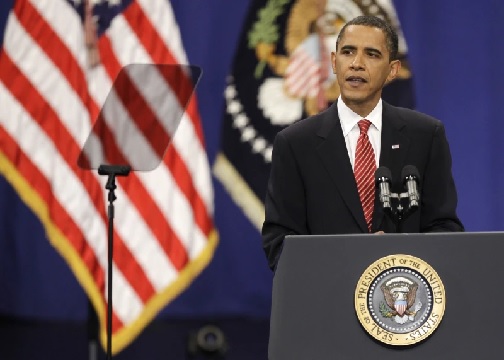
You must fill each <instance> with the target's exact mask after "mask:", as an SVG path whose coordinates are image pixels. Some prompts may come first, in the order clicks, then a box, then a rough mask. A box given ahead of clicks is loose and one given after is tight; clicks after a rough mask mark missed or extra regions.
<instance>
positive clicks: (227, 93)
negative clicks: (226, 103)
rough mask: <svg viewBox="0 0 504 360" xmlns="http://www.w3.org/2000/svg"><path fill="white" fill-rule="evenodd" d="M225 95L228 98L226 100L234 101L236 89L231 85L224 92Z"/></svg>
mask: <svg viewBox="0 0 504 360" xmlns="http://www.w3.org/2000/svg"><path fill="white" fill-rule="evenodd" d="M224 94H225V96H226V99H232V98H234V97H235V96H236V89H235V87H234V86H233V85H229V86H228V87H226V90H225V91H224Z"/></svg>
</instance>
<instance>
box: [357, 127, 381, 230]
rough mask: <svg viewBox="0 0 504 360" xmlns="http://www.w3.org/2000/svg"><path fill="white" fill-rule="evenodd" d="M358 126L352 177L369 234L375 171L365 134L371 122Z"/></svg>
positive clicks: (369, 145) (373, 156)
mask: <svg viewBox="0 0 504 360" xmlns="http://www.w3.org/2000/svg"><path fill="white" fill-rule="evenodd" d="M358 125H359V130H360V135H359V139H358V140H357V150H356V151H355V165H354V176H355V182H356V183H357V191H358V192H359V197H360V200H361V204H362V210H363V211H364V217H365V219H366V223H367V226H368V230H369V232H371V225H372V221H373V210H374V197H375V181H374V173H375V171H376V161H375V155H374V150H373V147H372V146H371V143H370V142H369V137H368V134H367V132H368V130H369V126H370V125H371V121H369V120H361V121H359V122H358Z"/></svg>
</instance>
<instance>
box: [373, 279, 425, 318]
mask: <svg viewBox="0 0 504 360" xmlns="http://www.w3.org/2000/svg"><path fill="white" fill-rule="evenodd" d="M380 289H381V291H382V292H383V296H384V298H385V302H386V305H385V303H383V302H382V303H380V313H381V314H382V315H383V316H384V317H386V318H390V319H392V320H393V321H395V322H396V323H399V324H404V323H406V322H408V321H414V320H415V315H416V313H417V312H418V311H419V310H420V309H421V308H422V303H421V302H418V303H416V304H415V302H416V293H417V290H418V284H417V283H416V282H415V281H413V280H410V279H408V278H406V277H403V276H398V277H394V278H392V279H390V280H389V281H387V282H386V283H384V284H382V285H381V286H380Z"/></svg>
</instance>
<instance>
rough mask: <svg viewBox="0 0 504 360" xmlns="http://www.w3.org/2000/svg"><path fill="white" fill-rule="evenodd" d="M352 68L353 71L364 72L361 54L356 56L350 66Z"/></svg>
mask: <svg viewBox="0 0 504 360" xmlns="http://www.w3.org/2000/svg"><path fill="white" fill-rule="evenodd" d="M350 68H352V69H353V70H362V69H363V68H364V63H363V61H362V55H361V54H355V56H354V58H353V61H352V63H351V64H350Z"/></svg>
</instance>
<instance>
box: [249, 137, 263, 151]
mask: <svg viewBox="0 0 504 360" xmlns="http://www.w3.org/2000/svg"><path fill="white" fill-rule="evenodd" d="M265 148H266V140H264V139H263V138H262V137H258V138H257V139H255V140H254V143H253V144H252V150H253V151H254V152H256V153H260V152H261V151H263V150H264V149H265Z"/></svg>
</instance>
